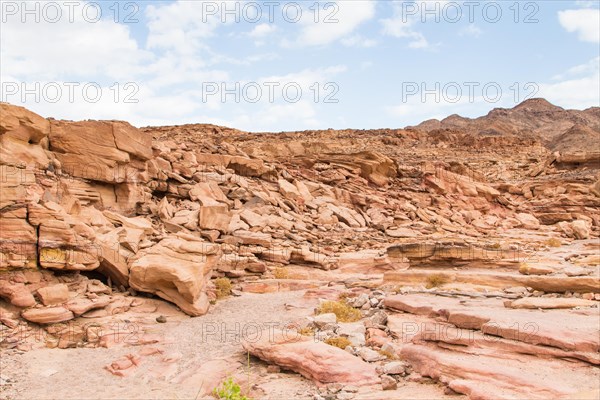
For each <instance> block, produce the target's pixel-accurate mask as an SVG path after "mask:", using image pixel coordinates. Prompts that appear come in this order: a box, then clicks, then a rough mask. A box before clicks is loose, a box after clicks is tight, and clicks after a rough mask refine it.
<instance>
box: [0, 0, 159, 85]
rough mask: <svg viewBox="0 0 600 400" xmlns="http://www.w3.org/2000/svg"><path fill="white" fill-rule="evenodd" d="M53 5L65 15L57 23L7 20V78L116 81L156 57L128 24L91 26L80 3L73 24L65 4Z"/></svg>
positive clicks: (2, 44) (0, 43)
mask: <svg viewBox="0 0 600 400" xmlns="http://www.w3.org/2000/svg"><path fill="white" fill-rule="evenodd" d="M23 4H25V3H23ZM53 4H54V5H55V6H56V7H61V13H62V17H61V18H59V19H58V20H57V21H56V22H49V21H47V20H46V19H45V18H41V19H40V21H39V22H38V23H35V22H34V20H33V18H31V19H27V20H26V21H27V22H26V23H22V22H21V18H20V15H18V14H17V15H14V16H8V15H6V16H3V18H6V20H5V22H3V23H2V35H0V59H1V60H2V73H3V74H4V75H13V76H17V77H20V78H22V79H36V80H44V79H46V80H50V79H58V80H60V79H65V80H66V79H74V80H78V79H81V78H82V77H90V76H92V77H96V78H95V79H92V80H96V79H100V78H101V77H107V78H111V79H115V78H122V77H124V76H132V75H134V74H138V73H139V72H140V71H143V70H144V65H145V64H146V63H148V62H149V61H151V60H152V58H153V57H152V54H151V53H150V52H146V51H144V50H143V49H140V48H139V46H138V44H137V42H136V41H135V40H134V39H133V38H132V36H131V32H130V30H129V26H127V25H125V24H115V23H113V21H112V20H111V19H101V20H99V21H97V22H88V21H86V20H84V18H83V13H82V12H81V8H82V7H83V5H82V4H81V3H78V4H79V12H76V11H77V9H76V10H75V12H73V13H72V14H73V15H72V20H70V19H69V10H68V9H67V8H66V7H64V5H63V3H61V2H54V3H53ZM42 38H43V39H42Z"/></svg>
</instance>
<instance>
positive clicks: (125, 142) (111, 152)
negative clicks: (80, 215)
mask: <svg viewBox="0 0 600 400" xmlns="http://www.w3.org/2000/svg"><path fill="white" fill-rule="evenodd" d="M49 138H50V150H52V151H53V152H54V154H55V155H56V157H57V158H58V160H59V161H60V162H61V164H62V169H63V171H64V172H66V173H68V174H69V175H71V176H74V177H78V178H85V179H91V180H94V181H100V182H107V183H121V182H145V181H147V180H148V176H147V172H146V160H148V159H150V158H151V157H152V138H151V137H150V136H149V135H148V134H146V133H144V132H141V131H139V130H138V129H136V128H134V127H132V126H131V125H129V124H127V123H126V122H118V121H81V122H70V121H56V120H51V121H50V136H49Z"/></svg>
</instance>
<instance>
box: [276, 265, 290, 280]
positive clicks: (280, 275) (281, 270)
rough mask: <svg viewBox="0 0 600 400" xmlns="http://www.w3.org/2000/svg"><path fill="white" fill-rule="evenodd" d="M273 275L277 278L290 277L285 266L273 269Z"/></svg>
mask: <svg viewBox="0 0 600 400" xmlns="http://www.w3.org/2000/svg"><path fill="white" fill-rule="evenodd" d="M273 276H274V277H275V278H276V279H288V278H289V274H288V271H287V269H285V268H283V267H278V268H275V270H274V271H273Z"/></svg>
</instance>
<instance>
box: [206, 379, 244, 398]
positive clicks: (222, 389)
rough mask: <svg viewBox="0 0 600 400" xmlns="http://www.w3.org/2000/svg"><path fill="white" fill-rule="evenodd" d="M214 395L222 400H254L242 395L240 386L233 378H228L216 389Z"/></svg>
mask: <svg viewBox="0 0 600 400" xmlns="http://www.w3.org/2000/svg"><path fill="white" fill-rule="evenodd" d="M213 395H214V396H215V397H216V398H217V399H220V400H252V399H250V398H249V397H246V396H244V395H243V394H242V389H241V388H240V385H238V384H237V383H235V382H234V381H233V378H228V379H227V380H226V381H225V382H223V383H221V385H220V386H219V387H216V388H215V389H214V390H213Z"/></svg>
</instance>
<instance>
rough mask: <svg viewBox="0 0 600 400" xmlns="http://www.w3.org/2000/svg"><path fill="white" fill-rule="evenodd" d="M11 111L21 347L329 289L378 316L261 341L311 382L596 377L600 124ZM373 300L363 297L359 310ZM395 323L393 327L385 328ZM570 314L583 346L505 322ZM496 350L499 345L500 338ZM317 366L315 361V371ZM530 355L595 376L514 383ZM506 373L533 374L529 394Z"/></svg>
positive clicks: (3, 149)
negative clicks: (242, 121)
mask: <svg viewBox="0 0 600 400" xmlns="http://www.w3.org/2000/svg"><path fill="white" fill-rule="evenodd" d="M0 108H1V109H0V111H1V119H0V156H1V157H0V168H1V178H2V179H1V180H0V186H1V190H2V198H1V199H0V203H1V204H0V209H1V214H0V231H1V232H2V235H1V237H0V271H2V272H0V297H1V298H2V300H0V311H1V314H0V322H1V323H2V324H1V325H0V327H1V328H2V346H3V347H4V348H14V349H19V350H20V351H25V350H28V349H31V348H32V346H34V347H35V345H36V344H35V343H32V341H31V340H30V339H31V338H32V336H34V332H36V331H37V330H41V331H43V332H45V334H48V335H50V337H52V339H51V340H50V342H52V343H53V344H52V346H57V347H60V348H69V347H99V346H100V347H106V346H110V345H111V344H110V342H111V337H112V339H114V337H113V336H114V335H104V336H102V335H98V334H97V333H95V331H94V329H92V328H91V327H90V326H89V325H88V324H85V325H83V326H78V328H77V329H76V331H75V332H73V331H72V329H71V327H69V325H68V324H72V323H75V322H77V321H79V320H87V321H94V320H95V321H98V322H97V324H98V325H99V326H108V325H109V324H111V323H112V322H113V320H114V319H115V318H118V315H127V313H129V312H135V311H136V310H138V311H141V312H142V313H143V312H149V313H152V312H155V310H156V309H157V307H156V306H154V305H149V304H154V303H152V301H153V300H152V298H151V296H158V297H159V298H162V299H164V300H166V301H169V302H171V303H174V304H175V305H177V306H178V308H179V309H180V310H182V311H183V312H185V313H186V314H189V315H192V316H200V315H204V314H205V313H206V312H207V311H208V310H209V309H210V304H211V303H213V304H214V303H215V301H218V300H217V297H218V295H219V293H220V290H221V288H220V287H219V285H220V282H231V284H232V287H233V292H234V293H235V294H244V293H270V292H282V291H296V290H304V291H307V295H310V293H311V291H312V292H314V296H316V298H329V297H330V298H331V300H337V296H339V295H343V296H344V297H346V298H349V299H350V300H349V301H350V304H352V305H353V306H354V307H356V308H357V309H361V310H362V311H361V312H362V318H363V319H364V320H363V321H362V322H359V323H358V324H359V326H358V327H354V328H346V327H343V326H341V325H339V323H338V321H337V319H335V320H333V321H330V326H329V327H325V328H326V329H323V326H320V325H318V324H317V325H314V322H310V323H311V324H313V326H311V329H312V330H315V329H316V330H317V331H323V332H326V333H324V334H321V335H318V334H317V335H316V337H317V340H316V341H314V340H309V339H302V340H299V339H298V338H296V339H294V340H293V341H292V342H290V343H287V342H286V341H285V340H283V341H279V342H281V343H280V344H278V345H274V344H273V343H272V342H267V343H264V344H263V345H262V346H261V345H260V344H259V343H252V344H246V345H245V347H246V349H247V350H248V351H249V352H251V353H252V354H254V355H256V356H257V357H259V358H261V359H264V360H266V361H268V362H270V363H275V364H279V365H281V366H282V367H284V368H286V369H291V370H294V371H297V372H299V373H300V374H302V375H303V376H305V377H307V378H309V379H311V380H314V381H316V382H320V383H336V382H337V383H340V382H341V381H343V380H345V381H348V382H351V381H352V380H355V379H357V376H360V377H361V378H360V379H358V380H359V381H360V380H361V379H362V380H363V381H361V382H362V383H361V385H363V386H365V387H366V386H369V385H374V384H376V385H381V384H383V386H384V387H385V388H390V389H391V388H393V387H394V386H396V387H397V386H398V385H402V382H404V381H406V379H409V378H407V377H410V379H411V380H412V381H414V382H418V381H419V380H420V379H425V378H424V377H430V378H432V379H435V380H438V381H439V382H441V383H443V384H445V385H447V387H448V388H449V390H451V391H453V392H459V393H464V394H466V395H468V396H470V397H471V398H488V397H493V396H494V395H496V397H497V396H498V394H499V393H502V396H505V397H507V398H510V397H511V396H530V397H540V398H543V397H548V396H549V397H561V396H562V397H565V396H566V397H568V396H572V395H574V394H577V390H576V389H577V388H578V387H577V385H573V383H576V382H579V380H581V382H586V381H589V379H590V377H593V372H591V371H593V369H592V370H590V369H589V365H597V364H598V350H599V349H598V346H597V340H596V341H594V340H593V339H591V338H592V337H593V335H594V334H595V333H597V326H596V327H595V328H594V327H593V322H594V320H595V321H597V318H598V315H597V310H598V300H600V269H599V268H600V255H599V254H598V251H599V250H600V247H599V246H598V235H599V232H600V229H599V226H600V217H599V215H600V214H599V213H598V208H599V206H600V174H599V169H600V163H599V160H600V158H598V153H596V152H595V151H594V150H593V148H591V147H590V146H589V143H590V141H593V140H594V139H593V138H594V137H596V136H597V135H598V132H599V131H600V112H599V111H600V110H599V109H598V108H591V109H588V110H585V111H576V110H563V109H561V108H560V107H556V106H552V105H550V104H549V103H547V102H545V101H543V100H539V99H535V100H529V101H527V102H525V103H523V104H521V105H519V106H517V107H515V108H514V109H512V110H503V109H497V110H493V111H491V112H490V113H489V114H488V115H487V116H485V117H481V118H478V119H475V120H469V119H465V118H460V117H457V116H452V117H449V118H447V119H445V120H443V121H427V122H424V123H423V124H421V125H419V126H416V127H409V128H407V129H396V130H391V129H382V130H371V131H357V130H342V131H331V130H330V131H306V132H286V133H278V134H276V133H261V134H258V133H248V132H242V131H238V130H235V129H230V128H224V127H217V126H213V125H203V124H196V125H184V126H173V127H148V128H142V129H136V128H134V127H133V126H131V125H129V124H127V123H125V122H121V121H81V122H71V121H57V120H54V119H51V118H49V119H46V118H42V117H40V116H38V115H36V114H34V113H32V112H30V111H28V110H26V109H24V108H21V107H16V106H12V105H9V104H6V103H2V104H0ZM223 278H227V279H225V280H223ZM216 279H221V281H217V280H216ZM334 284H335V285H337V286H336V287H337V289H335V290H329V291H328V290H326V288H327V287H330V286H331V285H334ZM373 290H375V291H377V290H378V291H379V292H375V294H374V295H373V294H372V293H373V292H372V291H373ZM348 291H350V292H348ZM357 291H359V292H361V293H363V297H362V299H363V300H364V296H367V297H366V301H365V302H364V303H362V304H360V303H361V302H362V300H360V301H357V300H356V299H357V298H359V297H360V293H358V292H357ZM398 293H399V294H398ZM149 296H150V297H149ZM353 296H355V297H353ZM384 298H385V300H384ZM446 298H448V299H454V300H457V299H462V300H460V301H458V300H457V301H454V300H453V301H450V300H449V301H448V302H446V301H445V300H444V301H442V300H443V299H446ZM497 299H504V300H505V301H504V300H503V301H504V302H503V301H500V303H498V301H497ZM439 301H442V303H441V304H440V305H439V306H438V305H437V304H438V302H439ZM367 303H368V304H369V305H368V306H367V305H366V304H367ZM467 306H468V307H467ZM469 307H471V308H469ZM383 308H387V309H388V310H387V312H388V313H390V315H388V316H387V317H386V318H387V319H386V323H385V324H379V326H378V327H374V326H372V325H369V324H370V323H369V322H368V321H369V320H370V319H371V318H372V317H373V316H374V315H377V314H376V313H377V312H380V311H378V310H382V309H383ZM463 308H464V310H463ZM539 309H545V310H550V311H548V312H549V313H550V314H544V313H541V312H540V311H538V310H539ZM573 309H574V310H575V311H573ZM153 310H154V311H153ZM399 312H400V314H398V313H399ZM311 318H312V317H311ZM365 318H366V319H365ZM496 319H498V320H496ZM570 319H573V322H572V324H571V325H570V326H577V327H580V328H581V332H580V331H578V330H577V331H575V332H573V331H571V330H566V331H565V332H555V331H553V330H551V329H548V330H547V331H543V332H542V331H540V332H541V333H539V334H538V333H536V334H535V335H534V339H533V340H528V339H530V338H525V339H523V340H522V339H521V338H520V337H519V336H517V337H516V338H515V336H514V335H512V333H511V332H513V331H512V330H511V328H510V327H511V326H513V325H514V324H515V323H518V324H521V325H522V324H527V323H535V324H537V325H536V326H538V327H540V328H543V327H544V326H546V324H548V326H552V324H553V323H554V322H553V321H556V320H562V321H565V320H567V321H569V320H570ZM311 321H312V320H311ZM389 321H403V322H404V323H407V322H410V323H418V324H417V325H418V326H420V324H421V323H425V324H426V326H429V325H427V324H433V325H432V326H433V327H434V329H435V328H436V327H437V328H439V327H440V326H441V327H443V328H444V329H446V330H447V329H450V330H452V331H453V332H458V333H460V334H462V335H467V337H470V338H471V339H470V340H469V341H468V342H467V343H466V344H465V343H464V342H462V341H461V340H459V339H448V338H446V337H443V338H442V339H440V338H439V335H438V336H437V337H436V336H435V335H434V336H433V337H432V336H428V335H427V334H425V333H423V332H421V334H417V335H414V337H412V336H410V338H409V340H408V341H405V340H403V338H405V336H406V332H404V331H403V329H402V328H400V329H399V328H398V327H397V326H396V327H394V326H392V327H390V322H389ZM590 323H591V324H592V325H589V324H590ZM61 324H62V325H61ZM65 324H66V325H65ZM486 324H487V325H486ZM301 325H303V328H306V326H304V323H301ZM360 325H363V326H364V328H360ZM497 325H499V326H500V328H499V329H500V330H493V329H492V328H488V326H493V327H494V329H498V328H497ZM65 326H66V328H65ZM71 326H72V325H71ZM400 326H402V323H400ZM503 327H506V328H503ZM67 328H68V329H70V331H69V335H64V334H61V332H63V330H64V329H67ZM594 329H596V330H594ZM349 330H350V333H349V334H348V332H349ZM363 330H364V334H363V336H361V334H360V332H362V331H363ZM327 332H329V333H327ZM340 332H342V333H340ZM344 332H346V333H344ZM356 332H359V333H358V334H356ZM24 333H25V334H24ZM63 333H64V332H63ZM513 333H514V332H513ZM489 335H492V336H493V337H494V338H498V340H497V341H494V343H491V344H490V343H487V341H486V340H484V339H485V338H487V337H488V336H489ZM511 335H512V336H511ZM339 336H344V337H348V338H350V339H352V340H354V343H353V345H352V346H350V348H349V349H347V351H346V352H345V351H344V350H342V349H337V348H335V347H332V346H328V345H326V344H324V343H322V342H323V341H324V340H326V339H328V338H335V337H339ZM459 336H460V335H459ZM145 337H146V336H145ZM378 338H379V339H378ZM382 338H383V339H382ZM386 338H387V339H386ZM596 338H597V335H596ZM399 339H400V340H399ZM147 340H148V341H149V343H150V342H152V340H154V339H152V336H151V335H149V336H147ZM384 345H387V346H386V348H385V350H384V351H383V353H384V354H387V355H386V356H384V357H383V358H381V354H380V353H378V351H381V350H382V347H383V346H384ZM457 346H458V347H457ZM464 346H466V347H464ZM279 348H281V350H278V349H279ZM459 349H460V351H459ZM337 350H339V351H337ZM373 351H374V352H375V354H377V355H378V356H375V354H373V353H370V352H373ZM340 352H341V353H340ZM494 352H501V353H502V354H504V355H505V356H504V360H505V361H504V362H505V364H506V365H504V364H502V365H498V364H497V360H495V359H494V358H493V355H491V354H492V353H494ZM330 353H331V354H330ZM307 354H314V355H313V356H311V357H309V358H310V359H311V360H312V361H311V362H307V361H306V360H305V359H303V358H302V357H300V355H304V356H306V355H307ZM390 356H391V358H392V360H388V361H390V362H394V360H393V358H395V357H396V356H400V357H402V359H403V360H404V361H403V362H404V363H403V364H402V367H401V368H400V367H398V368H399V370H400V369H401V370H402V372H401V373H398V374H394V373H385V368H388V367H385V365H383V364H382V363H385V362H386V361H385V360H386V359H387V358H390ZM348 357H352V359H350V360H353V359H362V361H361V363H365V364H357V365H356V370H354V369H352V370H348V371H339V375H336V371H335V370H332V369H331V368H330V367H329V366H328V365H329V364H328V363H330V362H332V361H331V360H337V359H338V358H339V360H340V362H343V363H345V364H348V363H352V362H351V361H348V360H347V358H348ZM490 357H491V358H490ZM527 357H530V358H531V359H530V358H527ZM548 357H550V358H552V360H553V361H552V362H545V361H543V360H544V359H545V358H548ZM525 359H527V360H529V361H531V362H532V363H538V364H539V371H541V372H540V374H542V375H540V376H546V375H543V374H546V373H547V374H548V375H547V376H551V373H552V371H554V369H555V368H560V367H563V366H564V365H566V364H564V363H565V361H564V359H574V360H576V361H575V364H573V365H579V367H577V371H578V372H573V375H572V379H571V380H570V378H569V379H567V380H566V381H565V382H562V383H560V384H559V382H551V383H550V384H549V383H548V382H547V381H546V380H544V379H541V378H540V377H539V376H537V377H528V376H527V375H522V371H520V372H519V371H516V370H514V365H515V362H516V361H515V360H520V361H523V360H525ZM128 360H130V361H123V362H124V363H125V364H127V365H130V364H132V363H133V362H132V361H131V359H128ZM319 360H322V361H319ZM371 363H376V364H382V365H380V366H379V367H378V368H375V367H374V366H370V364H371ZM476 364H479V365H477V366H476V367H475V366H474V365H476ZM119 365H120V364H119ZM536 365H537V364H536ZM389 368H392V367H389ZM394 368H395V367H394ZM486 368H487V369H486ZM592 368H593V367H592ZM125 369H126V368H125ZM114 370H115V369H114V368H113V372H114ZM117 370H118V369H117ZM407 370H408V371H409V372H406V371H407ZM410 371H414V372H413V373H412V374H411V372H410ZM388 372H389V371H388ZM354 373H355V375H352V374H354ZM344 374H347V375H346V377H345V378H344ZM356 374H357V375H356ZM475 375H477V376H478V377H477V378H476V379H475V378H474V376H475ZM496 375H497V376H504V377H505V380H506V381H511V379H513V378H514V377H516V376H519V379H520V382H521V389H518V388H517V387H516V386H515V385H509V386H507V385H506V384H503V383H501V382H500V381H498V379H497V378H494V379H492V378H491V377H492V376H496ZM380 376H381V377H380ZM390 377H391V378H390ZM390 379H392V380H393V382H392V381H390ZM540 379H541V380H540ZM380 381H381V383H379V382H380ZM584 387H585V386H584ZM593 389H594V388H590V390H593ZM333 390H334V391H335V388H334V389H333ZM329 392H331V390H330V391H329ZM329 392H327V393H329ZM336 393H338V394H339V395H340V396H342V397H343V396H360V395H361V392H360V391H359V392H353V391H343V390H341V389H340V390H339V391H337V392H335V393H334V394H336ZM344 393H345V394H344ZM330 394H331V393H329V394H328V395H330ZM338 397H339V396H338Z"/></svg>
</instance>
